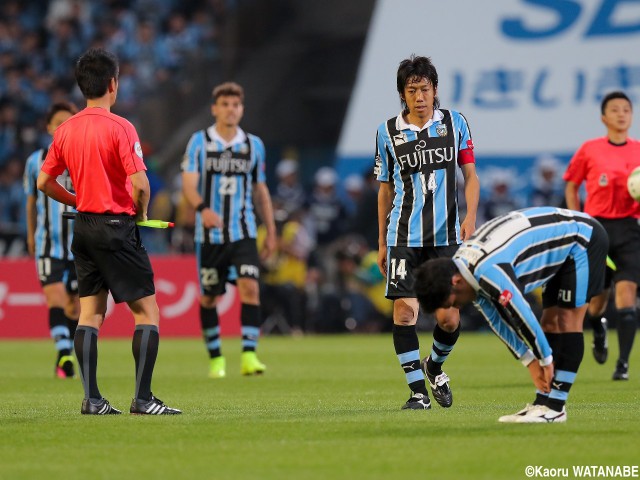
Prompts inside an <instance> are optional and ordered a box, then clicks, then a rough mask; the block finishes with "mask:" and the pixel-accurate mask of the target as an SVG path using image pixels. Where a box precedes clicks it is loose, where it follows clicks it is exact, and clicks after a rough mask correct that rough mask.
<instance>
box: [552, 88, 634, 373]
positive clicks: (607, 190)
mask: <svg viewBox="0 0 640 480" xmlns="http://www.w3.org/2000/svg"><path fill="white" fill-rule="evenodd" d="M600 114H601V116H600V119H601V121H602V123H603V124H604V126H605V127H606V129H607V134H606V136H604V137H600V138H595V139H592V140H588V141H587V142H585V143H584V144H582V146H581V147H580V148H579V149H578V151H577V152H576V153H575V155H574V156H573V158H572V159H571V162H570V163H569V166H568V168H567V171H566V172H565V174H564V180H566V182H567V185H566V189H565V195H566V200H567V206H568V208H570V209H572V210H578V211H579V210H580V197H579V189H580V185H581V184H582V183H583V182H585V183H586V190H587V197H586V200H585V204H584V211H585V212H586V213H588V214H589V215H591V216H593V217H595V218H596V219H597V220H598V221H599V222H600V223H602V226H603V227H604V228H605V230H606V231H607V233H608V235H609V252H608V254H609V257H610V258H611V259H612V260H613V262H614V263H615V264H616V266H617V270H616V271H615V272H614V271H613V270H611V269H610V268H608V267H607V270H606V276H605V290H604V291H603V292H602V293H601V294H600V295H597V296H595V297H593V298H592V299H591V301H590V302H589V309H588V311H587V315H586V320H587V321H588V323H589V324H590V325H591V327H592V328H593V347H592V351H593V355H594V357H595V359H596V361H597V362H598V363H605V362H606V360H607V354H608V345H607V322H606V319H604V318H603V317H602V315H604V312H605V310H606V307H607V303H608V301H609V294H610V286H611V282H613V285H614V292H615V307H616V315H617V321H618V345H619V348H620V353H619V356H618V361H617V363H616V369H615V371H614V372H613V380H628V379H629V355H630V354H631V348H632V347H633V340H634V337H635V335H636V328H637V327H636V323H637V321H638V317H637V311H636V301H637V298H636V296H637V293H638V283H639V282H640V256H639V255H638V252H640V225H639V224H638V221H639V219H640V203H638V202H636V201H635V200H634V199H633V198H631V196H630V195H629V192H628V190H627V177H628V176H629V174H630V173H631V172H632V171H633V169H634V168H636V167H638V166H640V142H638V140H635V139H633V138H631V137H629V129H630V128H631V121H632V118H633V108H632V105H631V100H630V99H629V97H628V96H627V95H626V94H625V93H624V92H612V93H610V94H608V95H606V96H605V97H604V98H603V99H602V103H601V105H600Z"/></svg>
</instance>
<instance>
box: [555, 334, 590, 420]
mask: <svg viewBox="0 0 640 480" xmlns="http://www.w3.org/2000/svg"><path fill="white" fill-rule="evenodd" d="M560 335H561V336H562V339H561V340H560V341H561V342H562V343H561V345H562V347H561V349H562V354H561V355H560V358H559V359H556V360H555V372H554V375H553V380H552V381H551V393H550V394H549V399H548V400H547V407H549V408H551V409H552V410H555V411H557V412H560V411H562V408H563V407H564V404H565V403H566V402H567V398H568V396H569V390H570V389H571V386H572V385H573V383H574V382H575V379H576V375H577V374H578V369H579V368H580V363H582V357H583V356H584V336H583V334H582V332H572V333H562V334H560Z"/></svg>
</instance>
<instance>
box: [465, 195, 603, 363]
mask: <svg viewBox="0 0 640 480" xmlns="http://www.w3.org/2000/svg"><path fill="white" fill-rule="evenodd" d="M592 222H593V219H592V218H591V217H590V216H589V215H587V214H586V213H581V212H575V211H572V210H565V209H560V208H553V207H536V208H527V209H524V210H517V211H514V212H511V213H509V214H507V215H503V216H500V217H496V218H494V219H493V220H491V221H489V222H487V223H485V224H484V225H483V226H481V227H480V228H478V230H476V232H475V233H474V234H473V235H472V236H471V238H470V239H469V240H467V241H465V242H464V243H463V244H462V245H461V246H460V248H459V249H458V251H457V252H456V254H455V255H454V257H453V261H454V262H455V263H456V265H457V267H458V269H459V270H460V273H461V275H462V276H463V277H464V278H465V280H467V282H469V284H470V285H471V286H472V287H473V288H474V289H475V290H476V292H477V294H478V295H477V297H476V300H475V302H474V304H475V306H476V308H477V309H478V310H479V311H480V313H481V314H482V315H483V316H484V317H485V319H486V320H487V322H488V323H489V325H490V326H491V328H492V329H493V330H494V332H495V333H496V334H497V335H498V336H499V337H500V338H501V339H502V340H503V341H504V343H505V344H506V345H507V346H508V347H509V349H510V350H511V351H512V353H513V354H514V355H515V356H516V358H519V359H521V360H522V361H523V363H525V364H527V363H528V362H529V361H531V359H532V358H533V357H532V354H533V355H535V357H536V358H538V359H541V360H543V361H545V359H546V360H547V361H548V359H549V358H550V356H551V348H550V347H549V343H548V342H547V340H546V337H545V335H544V333H543V331H542V328H541V326H540V324H539V322H538V320H537V319H536V317H535V315H534V313H533V312H532V310H531V307H530V306H529V303H528V302H527V300H526V299H525V294H527V293H529V292H531V291H532V290H533V289H535V288H536V287H540V286H543V285H545V284H546V283H547V282H548V281H549V280H550V279H551V277H553V276H554V275H555V274H556V273H557V272H558V270H560V267H561V266H562V264H563V263H564V262H565V261H566V260H567V259H568V258H569V257H571V258H572V259H573V261H574V262H575V265H576V277H577V278H576V281H577V282H578V283H577V286H578V287H579V288H577V289H576V296H577V298H576V306H580V305H584V304H586V302H587V301H588V299H587V298H586V292H587V283H588V281H589V260H588V257H587V245H588V243H589V241H590V240H591V235H592V232H593V223H592ZM603 268H604V266H603ZM581 282H582V283H583V285H581V284H580V283H581ZM525 342H526V343H525ZM527 344H528V346H527ZM529 347H530V348H531V350H529Z"/></svg>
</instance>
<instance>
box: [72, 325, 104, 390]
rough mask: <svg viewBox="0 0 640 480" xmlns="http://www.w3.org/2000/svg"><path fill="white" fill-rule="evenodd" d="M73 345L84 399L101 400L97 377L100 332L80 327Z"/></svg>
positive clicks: (91, 328)
mask: <svg viewBox="0 0 640 480" xmlns="http://www.w3.org/2000/svg"><path fill="white" fill-rule="evenodd" d="M73 343H74V346H75V350H76V357H78V367H79V369H80V378H82V386H83V387H84V398H94V399H97V400H99V399H101V398H102V395H100V390H98V379H97V377H96V372H97V370H98V330H97V329H96V328H93V327H87V326H84V325H80V326H79V327H78V328H77V329H76V335H75V338H74V340H73Z"/></svg>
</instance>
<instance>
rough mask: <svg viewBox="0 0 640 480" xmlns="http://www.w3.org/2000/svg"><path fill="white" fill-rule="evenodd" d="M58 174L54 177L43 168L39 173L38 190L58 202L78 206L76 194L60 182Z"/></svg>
mask: <svg viewBox="0 0 640 480" xmlns="http://www.w3.org/2000/svg"><path fill="white" fill-rule="evenodd" d="M57 178H58V177H57V175H56V176H55V177H52V176H51V175H49V174H48V173H45V172H43V171H42V170H41V171H40V173H39V174H38V182H37V187H38V190H40V191H41V192H43V193H44V194H45V195H47V196H49V197H51V198H53V199H54V200H55V201H56V202H60V203H64V204H65V205H69V206H70V207H73V208H75V207H76V196H75V195H74V194H73V193H71V192H70V191H69V190H67V189H66V188H64V187H63V186H62V185H60V184H59V183H58V180H57Z"/></svg>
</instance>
